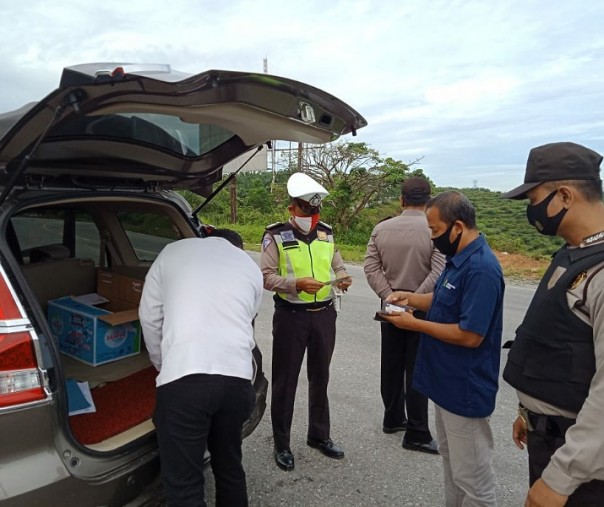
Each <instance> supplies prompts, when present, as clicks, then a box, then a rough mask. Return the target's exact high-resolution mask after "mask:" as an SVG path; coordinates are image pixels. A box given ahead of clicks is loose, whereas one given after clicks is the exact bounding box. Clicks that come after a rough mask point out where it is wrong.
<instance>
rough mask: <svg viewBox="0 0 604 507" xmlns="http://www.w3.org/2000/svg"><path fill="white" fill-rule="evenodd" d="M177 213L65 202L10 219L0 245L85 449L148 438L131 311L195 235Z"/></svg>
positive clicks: (145, 374) (163, 205)
mask: <svg viewBox="0 0 604 507" xmlns="http://www.w3.org/2000/svg"><path fill="white" fill-rule="evenodd" d="M183 211H185V212H186V210H181V209H179V206H178V205H175V204H174V202H172V203H170V202H169V201H167V200H166V199H163V200H158V199H153V198H152V196H151V197H146V198H141V197H140V196H132V195H127V194H122V195H118V196H116V195H115V194H112V195H110V194H106V195H104V196H100V197H97V196H82V195H77V196H73V195H72V197H71V199H64V200H62V201H61V200H60V201H59V202H55V201H54V200H53V199H50V200H47V201H45V203H42V204H38V205H35V206H28V207H26V208H24V209H22V210H21V211H18V212H17V213H15V214H14V215H13V216H12V217H11V219H10V224H9V226H8V228H7V233H8V234H7V238H6V240H7V243H8V244H9V246H10V248H11V250H12V251H13V253H14V254H15V257H16V258H17V262H18V264H19V267H20V270H21V272H22V274H23V277H24V279H25V282H26V286H27V289H29V291H31V293H32V295H33V297H34V298H35V299H36V300H37V303H38V305H39V308H40V310H41V312H40V315H41V316H42V318H41V319H40V320H41V322H40V325H39V327H40V329H41V332H40V334H42V335H49V336H50V337H51V340H52V347H51V348H52V349H54V350H55V351H56V354H55V361H54V362H55V371H57V370H59V371H60V373H58V374H55V375H54V377H55V378H56V381H57V382H58V383H59V382H60V383H63V384H64V386H65V388H66V389H61V388H60V387H61V386H59V389H58V391H64V392H66V398H67V399H66V403H65V405H64V411H65V413H64V414H63V416H62V417H61V418H62V419H63V420H64V421H66V423H67V424H66V426H68V427H69V430H70V432H71V434H72V436H73V438H74V439H75V440H77V441H78V442H79V443H80V444H82V445H84V446H86V447H88V448H90V449H94V450H97V451H111V450H113V449H117V448H120V447H122V446H124V445H126V444H128V443H130V442H132V441H134V440H136V439H138V438H140V437H142V436H144V435H149V434H151V433H152V432H153V431H154V426H153V423H152V421H151V418H152V415H153V411H154V408H155V377H156V375H157V371H156V370H155V367H154V366H153V365H152V364H151V362H150V360H149V356H148V353H147V351H146V349H145V346H144V340H143V336H142V332H141V330H140V324H139V322H138V306H139V302H140V297H141V294H142V288H143V285H144V278H145V275H146V272H147V270H148V268H149V266H150V264H151V262H152V260H153V259H154V258H155V256H156V255H157V254H158V253H159V252H160V251H161V249H162V248H163V246H164V245H165V244H167V243H169V242H171V241H175V240H177V239H180V238H183V237H194V236H196V235H197V232H196V230H195V229H194V227H193V226H192V224H191V223H190V222H189V221H188V220H187V218H186V213H183ZM25 294H26V295H25V297H27V298H28V299H30V297H29V296H28V295H27V290H26V291H25ZM45 329H48V331H46V330H45ZM57 362H58V363H59V365H58V367H57V364H56V363H57ZM88 391H89V393H90V397H91V401H92V403H87V400H86V396H85V394H88ZM58 406H59V407H62V405H61V404H60V403H59V404H58ZM62 410H63V408H62ZM82 410H84V411H83V412H82Z"/></svg>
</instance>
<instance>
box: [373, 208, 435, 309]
mask: <svg viewBox="0 0 604 507" xmlns="http://www.w3.org/2000/svg"><path fill="white" fill-rule="evenodd" d="M431 236H432V233H431V231H430V228H429V227H428V220H427V219H426V214H425V213H424V212H423V211H420V210H411V209H406V210H404V211H403V212H402V213H401V214H400V215H399V216H397V217H394V218H390V219H388V220H384V221H383V222H380V223H379V224H377V225H376V226H375V228H374V229H373V232H372V233H371V238H370V239H369V242H368V244H367V252H366V254H365V261H364V263H363V269H364V270H365V276H366V277H367V282H368V283H369V286H370V287H371V288H372V289H373V291H374V292H375V293H376V294H377V295H378V296H379V297H380V298H381V299H386V297H387V296H388V295H389V294H390V293H392V291H393V290H408V291H412V292H417V293H418V294H425V293H428V292H432V290H433V289H434V284H435V283H436V280H437V278H438V276H439V275H440V273H441V272H442V270H443V268H444V267H445V256H444V255H443V254H441V253H440V252H439V251H438V249H436V248H434V245H433V243H432V239H431Z"/></svg>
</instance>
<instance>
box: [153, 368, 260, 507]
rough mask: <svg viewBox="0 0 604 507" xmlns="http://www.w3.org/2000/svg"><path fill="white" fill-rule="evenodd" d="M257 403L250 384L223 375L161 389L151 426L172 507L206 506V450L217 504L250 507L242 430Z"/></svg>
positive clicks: (189, 379) (190, 379)
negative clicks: (243, 458)
mask: <svg viewBox="0 0 604 507" xmlns="http://www.w3.org/2000/svg"><path fill="white" fill-rule="evenodd" d="M255 400H256V395H255V392H254V388H253V387H252V384H251V382H250V381H249V380H245V379H241V378H236V377H226V376H223V375H204V374H198V375H188V376H186V377H182V378H180V379H178V380H175V381H174V382H170V383H169V384H165V385H162V386H160V387H158V388H157V404H156V408H155V414H154V417H153V422H154V423H155V427H156V429H157V438H158V443H159V455H160V462H161V475H162V480H163V483H164V489H165V492H166V496H167V499H168V505H169V506H170V507H193V506H195V507H199V506H205V505H206V503H205V499H204V476H203V472H204V467H203V463H204V454H205V451H206V446H207V449H208V450H209V452H210V463H211V465H212V471H213V473H214V477H215V480H216V505H218V506H236V507H239V506H247V504H248V501H247V488H246V481H245V472H244V470H243V465H242V464H241V428H242V426H243V423H244V422H245V421H246V420H247V418H248V417H249V416H250V414H251V413H252V409H253V407H254V403H255Z"/></svg>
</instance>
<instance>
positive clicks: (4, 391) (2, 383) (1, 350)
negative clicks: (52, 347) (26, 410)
mask: <svg viewBox="0 0 604 507" xmlns="http://www.w3.org/2000/svg"><path fill="white" fill-rule="evenodd" d="M45 397H46V393H45V392H44V389H43V387H42V382H41V379H40V373H39V371H38V368H37V361H36V352H35V350H34V346H33V341H32V337H31V335H30V333H28V332H19V333H7V334H0V407H7V406H12V405H18V404H21V403H29V402H31V401H36V400H42V399H44V398H45Z"/></svg>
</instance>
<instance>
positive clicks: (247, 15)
mask: <svg viewBox="0 0 604 507" xmlns="http://www.w3.org/2000/svg"><path fill="white" fill-rule="evenodd" d="M603 26H604V3H603V2H597V1H593V0H575V1H572V2H571V1H562V0H549V1H548V0H543V1H538V0H499V1H495V0H480V1H479V0H476V1H474V0H463V1H453V0H449V1H447V0H382V1H377V0H372V1H364V0H359V1H355V0H348V1H338V0H330V1H325V0H321V1H312V0H310V1H306V0H298V1H296V2H293V1H292V2H288V1H283V0H275V1H270V0H255V1H243V0H237V1H230V0H222V1H218V0H212V1H205V0H170V1H165V0H164V1H154V0H144V1H143V0H103V1H97V2H90V1H83V0H71V1H70V0H54V1H52V2H51V1H48V0H20V1H8V0H7V1H5V2H3V5H2V15H1V17H0V61H1V62H2V67H1V68H0V82H1V83H2V84H1V90H2V93H1V94H0V111H2V112H4V111H8V110H12V109H16V108H18V107H19V106H21V105H23V104H24V103H26V102H30V101H34V100H39V99H40V98H42V97H44V96H45V95H47V94H48V93H49V92H50V91H52V90H53V89H54V88H55V87H56V86H57V84H58V80H59V77H60V74H61V69H62V68H63V67H65V66H67V65H73V64H77V63H85V62H95V61H120V62H136V63H138V62H150V63H169V64H171V65H172V67H173V68H175V69H177V70H181V71H185V72H191V73H197V72H201V71H204V70H208V69H226V70H243V71H254V72H262V70H263V59H264V58H267V59H268V71H269V73H270V74H276V75H280V76H285V77H289V78H292V79H297V80H299V81H304V82H307V83H309V84H312V85H314V86H316V87H318V88H321V89H323V90H325V91H327V92H329V93H332V94H333V95H336V96H337V97H339V98H340V99H342V100H344V101H345V102H347V103H348V104H350V105H351V106H352V107H354V108H355V109H356V110H357V111H359V112H360V113H361V114H362V115H363V116H364V117H365V118H366V119H367V121H368V123H369V126H368V127H366V128H364V129H361V130H360V131H359V132H358V136H357V137H356V138H352V137H347V139H349V140H355V141H360V142H366V143H368V144H369V145H370V146H371V147H372V148H374V149H376V150H377V151H379V152H380V154H381V155H383V156H389V157H392V158H394V159H397V160H401V161H403V162H407V163H408V162H411V161H413V160H416V159H420V158H421V159H422V160H421V162H420V164H419V165H418V167H421V168H423V169H424V172H425V173H426V174H427V175H428V176H430V178H432V179H433V180H434V182H435V183H436V184H437V185H439V186H455V187H472V186H479V187H486V188H491V189H494V190H506V189H509V188H511V187H514V186H516V185H517V184H520V183H521V182H522V179H523V176H524V165H525V162H526V158H527V155H528V152H529V150H530V148H532V147H534V146H538V145H540V144H545V143H549V142H555V141H574V142H578V143H581V144H584V145H586V146H588V147H590V148H592V149H595V150H596V151H599V152H600V153H604V135H603V130H602V127H603V126H604V114H603V112H604V58H603V56H604V30H603V29H602V28H603Z"/></svg>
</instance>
